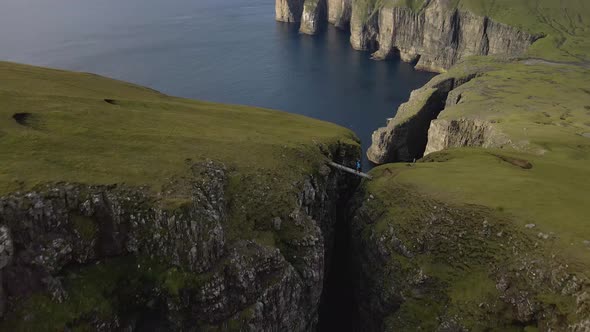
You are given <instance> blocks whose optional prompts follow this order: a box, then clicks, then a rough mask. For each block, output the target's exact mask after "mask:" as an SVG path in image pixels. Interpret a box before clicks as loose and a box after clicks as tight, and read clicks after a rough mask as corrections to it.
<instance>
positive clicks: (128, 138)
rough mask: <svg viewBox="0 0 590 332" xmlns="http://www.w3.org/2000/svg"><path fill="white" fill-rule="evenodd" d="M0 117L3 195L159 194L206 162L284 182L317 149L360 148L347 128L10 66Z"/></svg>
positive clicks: (3, 74)
mask: <svg viewBox="0 0 590 332" xmlns="http://www.w3.org/2000/svg"><path fill="white" fill-rule="evenodd" d="M105 99H111V100H114V101H112V103H108V102H106V101H105ZM17 114H21V115H20V116H21V117H24V119H23V120H21V122H22V123H19V122H18V121H16V119H15V118H14V117H15V116H16V117H18V115H17ZM0 117H1V118H2V121H0V160H2V163H0V194H5V193H8V192H12V191H15V190H28V189H31V188H33V187H35V186H37V185H39V184H44V183H48V182H61V181H67V182H79V183H85V184H111V183H126V184H129V185H148V186H151V187H153V189H154V190H156V191H157V190H159V189H160V188H159V187H160V186H161V185H163V184H165V183H167V182H169V181H170V180H171V178H173V177H174V176H175V175H177V174H179V173H181V172H183V171H184V170H186V163H187V162H191V161H192V162H197V161H201V160H204V159H212V160H215V161H220V162H223V163H226V165H227V166H228V167H232V168H235V169H236V170H238V171H240V172H242V173H259V174H263V173H268V172H271V173H273V174H283V175H285V176H287V175H288V174H294V173H297V174H300V173H301V172H304V171H306V170H307V168H309V167H310V165H311V164H312V163H315V162H318V161H321V160H322V158H323V156H322V154H321V153H320V149H318V146H319V145H329V144H332V143H336V142H337V141H343V142H345V143H350V144H354V145H356V144H357V142H356V138H355V136H354V134H352V133H351V132H350V131H348V130H346V129H344V128H341V127H338V126H336V125H333V124H329V123H326V122H321V121H317V120H312V119H309V118H305V117H302V116H298V115H292V114H287V113H283V112H278V111H271V110H265V109H260V108H254V107H244V106H234V105H221V104H214V103H207V102H200V101H192V100H187V99H181V98H173V97H169V96H166V95H163V94H160V93H158V92H156V91H153V90H150V89H146V88H142V87H139V86H135V85H131V84H127V83H123V82H119V81H115V80H111V79H107V78H103V77H99V76H96V75H91V74H83V73H72V72H66V71H59V70H53V69H45V68H38V67H32V66H25V65H19V64H14V63H7V62H0ZM294 160H298V161H299V162H297V163H294V162H293V161H294Z"/></svg>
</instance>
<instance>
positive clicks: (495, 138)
mask: <svg viewBox="0 0 590 332" xmlns="http://www.w3.org/2000/svg"><path fill="white" fill-rule="evenodd" d="M508 144H510V139H508V138H507V137H506V135H503V134H502V133H501V132H499V131H498V130H496V128H495V127H494V124H493V123H491V122H490V121H488V120H485V119H468V118H460V119H450V120H449V119H437V120H434V121H432V122H431V123H430V128H429V129H428V144H427V145H426V150H425V151H424V155H428V154H430V153H434V152H437V151H442V150H444V149H448V148H459V147H483V148H498V147H502V146H505V145H508Z"/></svg>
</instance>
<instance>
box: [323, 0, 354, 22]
mask: <svg viewBox="0 0 590 332" xmlns="http://www.w3.org/2000/svg"><path fill="white" fill-rule="evenodd" d="M352 1H353V0H327V7H328V8H327V9H328V22H330V23H331V24H333V25H334V26H336V27H338V28H345V27H347V26H348V24H350V17H351V15H352Z"/></svg>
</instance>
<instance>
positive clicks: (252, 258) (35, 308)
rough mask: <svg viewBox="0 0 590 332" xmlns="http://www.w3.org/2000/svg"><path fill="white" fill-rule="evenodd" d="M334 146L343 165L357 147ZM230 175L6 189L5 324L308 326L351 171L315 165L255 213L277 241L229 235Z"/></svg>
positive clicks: (220, 169)
mask: <svg viewBox="0 0 590 332" xmlns="http://www.w3.org/2000/svg"><path fill="white" fill-rule="evenodd" d="M331 151H332V152H334V155H336V156H339V159H340V160H338V161H339V162H341V163H342V162H343V163H348V164H351V163H353V162H354V160H356V158H358V154H359V151H358V149H357V148H350V147H347V146H342V147H341V148H340V147H339V148H335V149H332V150H331ZM330 154H331V152H330ZM228 172H229V171H228V170H227V169H226V168H225V166H224V165H223V164H219V163H213V162H207V163H202V164H197V165H195V166H193V167H192V168H191V174H192V175H191V176H190V177H186V178H185V177H183V178H181V179H179V180H178V181H173V182H172V183H171V184H170V185H169V186H168V187H165V188H164V190H163V191H162V192H160V193H158V194H154V193H153V192H151V191H150V190H149V189H148V188H141V187H126V186H88V185H81V184H55V185H48V186H47V187H46V188H45V189H40V190H38V191H33V192H28V193H15V194H12V195H8V196H5V197H3V198H0V280H1V281H2V288H1V290H2V292H0V309H3V310H2V312H1V313H2V318H3V319H2V321H0V328H2V329H6V330H20V329H25V330H27V329H29V330H30V329H33V330H34V329H36V328H38V327H40V326H43V327H44V328H47V329H51V330H63V329H64V328H66V327H67V328H76V327H80V326H83V327H90V328H91V329H92V330H114V329H124V330H142V327H145V326H148V324H149V326H152V327H153V326H159V327H161V328H162V329H165V330H187V331H192V330H200V329H202V328H206V327H222V328H226V329H227V328H230V329H231V328H232V327H236V326H237V327H240V328H241V330H250V331H277V330H288V331H309V330H313V329H314V327H315V325H316V324H317V320H318V306H319V303H320V298H321V294H322V289H323V282H324V269H325V265H326V264H327V261H328V260H329V257H330V254H331V252H330V248H331V247H330V246H331V244H332V241H333V239H332V238H333V228H334V224H335V223H336V221H337V220H336V218H337V215H338V214H337V207H338V206H339V204H343V202H342V201H341V198H342V197H344V196H343V195H344V193H346V192H348V191H351V190H352V188H353V187H354V186H355V182H354V181H356V180H354V179H351V178H350V177H347V176H343V175H341V174H339V173H335V172H331V170H330V169H329V168H328V167H327V166H320V168H319V169H318V170H316V172H315V173H314V175H309V176H306V177H305V178H303V179H302V180H301V182H300V183H294V185H295V186H296V187H297V188H298V189H299V190H298V191H299V195H296V196H293V200H292V201H291V202H289V203H288V204H287V205H285V206H282V207H277V214H276V217H274V218H273V219H272V220H259V221H257V223H259V226H258V229H259V231H265V232H269V233H270V234H273V235H271V236H272V237H273V238H275V239H276V240H275V243H276V244H275V245H271V244H269V243H268V241H262V240H260V239H257V238H256V237H253V236H250V235H248V234H242V235H241V236H239V237H238V238H235V235H232V236H233V237H232V240H231V241H230V240H228V234H229V233H232V234H235V230H232V228H231V227H232V226H231V222H230V219H231V218H233V217H232V213H236V212H237V213H242V212H240V211H234V210H233V208H232V207H231V205H230V203H229V202H230V201H232V200H234V199H235V198H232V196H231V194H230V193H228V192H227V191H226V187H227V181H228ZM257 190H258V189H257ZM287 206H291V208H290V209H289V210H288V211H290V212H288V213H283V212H279V211H285V208H286V207H287ZM244 213H247V211H245V212H244ZM263 225H266V226H263ZM82 299H84V300H82ZM80 301H83V303H82V302H80ZM40 303H43V304H42V305H41V304H40ZM60 310H65V311H67V314H65V315H60V314H59V313H60V312H61V311H60Z"/></svg>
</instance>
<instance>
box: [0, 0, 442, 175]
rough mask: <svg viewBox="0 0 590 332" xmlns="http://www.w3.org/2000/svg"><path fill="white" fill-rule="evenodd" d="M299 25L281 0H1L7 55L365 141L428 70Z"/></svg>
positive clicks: (3, 55) (1, 48) (0, 46)
mask: <svg viewBox="0 0 590 332" xmlns="http://www.w3.org/2000/svg"><path fill="white" fill-rule="evenodd" d="M297 29H298V27H297V26H296V25H290V24H284V23H277V22H275V21H274V0H248V1H245V0H0V59H1V60H9V61H15V62H22V63H29V64H35V65H42V66H50V67H58V68H63V69H69V70H77V71H86V72H94V73H97V74H101V75H106V76H110V77H114V78H117V79H121V80H125V81H130V82H134V83H138V84H141V85H145V86H149V87H151V88H154V89H157V90H159V91H162V92H164V93H167V94H171V95H176V96H182V97H188V98H196V99H204V100H210V101H217V102H224V103H236V104H246V105H254V106H262V107H267V108H274V109H280V110H285V111H288V112H292V113H299V114H304V115H307V116H311V117H314V118H318V119H322V120H327V121H331V122H335V123H338V124H340V125H343V126H345V127H348V128H350V129H352V130H354V131H355V132H356V133H357V134H358V135H359V136H360V137H361V139H362V141H363V146H364V147H365V148H367V147H368V145H369V144H370V139H371V133H372V131H373V130H375V129H376V128H377V127H379V126H382V125H383V124H384V123H385V119H386V118H389V117H393V115H394V114H395V111H396V109H397V107H398V106H399V104H400V103H402V102H403V101H405V100H406V99H407V98H408V96H409V94H410V91H411V90H413V89H415V88H417V87H419V86H421V85H423V84H424V83H426V82H427V81H428V80H429V79H430V78H431V77H432V75H431V74H428V73H423V72H417V71H415V70H413V68H412V67H411V66H410V65H408V64H405V63H402V62H399V61H389V62H376V61H372V60H370V59H369V54H367V53H362V52H357V51H354V50H353V49H352V48H351V47H350V45H349V41H348V40H349V35H348V33H346V32H343V31H340V30H337V29H335V28H333V27H326V28H325V30H324V31H323V32H322V33H321V34H319V35H318V36H314V37H310V36H305V35H300V34H299V33H298V31H297ZM365 165H366V166H368V164H365Z"/></svg>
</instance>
